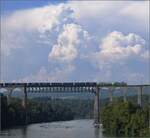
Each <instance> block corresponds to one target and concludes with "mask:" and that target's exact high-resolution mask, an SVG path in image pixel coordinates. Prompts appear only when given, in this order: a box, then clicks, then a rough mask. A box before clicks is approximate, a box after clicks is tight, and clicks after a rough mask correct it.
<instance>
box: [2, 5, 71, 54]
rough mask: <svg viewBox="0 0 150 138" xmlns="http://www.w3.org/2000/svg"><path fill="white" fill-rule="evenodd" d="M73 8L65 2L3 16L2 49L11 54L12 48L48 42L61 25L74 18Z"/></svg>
mask: <svg viewBox="0 0 150 138" xmlns="http://www.w3.org/2000/svg"><path fill="white" fill-rule="evenodd" d="M71 13H72V10H71V9H70V8H69V7H68V6H65V5H64V4H59V5H57V6H56V5H48V6H44V7H39V8H34V9H27V10H19V11H16V12H14V13H12V14H11V15H9V16H8V17H2V31H1V32H2V49H3V50H4V53H5V55H9V54H10V51H11V50H12V49H17V48H24V47H27V46H28V45H31V44H32V42H33V41H35V42H39V41H40V42H43V43H44V42H45V41H46V42H47V43H49V46H50V44H51V41H50V40H52V39H53V35H54V34H57V33H59V30H60V29H61V26H62V25H63V24H65V23H66V22H67V23H68V22H70V21H71V20H72V15H71Z"/></svg>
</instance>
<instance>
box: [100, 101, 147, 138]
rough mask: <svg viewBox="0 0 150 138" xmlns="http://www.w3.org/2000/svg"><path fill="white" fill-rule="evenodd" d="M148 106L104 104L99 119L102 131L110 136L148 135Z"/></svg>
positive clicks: (120, 103)
mask: <svg viewBox="0 0 150 138" xmlns="http://www.w3.org/2000/svg"><path fill="white" fill-rule="evenodd" d="M149 109H150V108H149V106H144V107H139V106H138V105H136V104H133V103H131V102H114V103H111V104H108V105H106V106H104V108H103V109H102V113H101V121H102V124H103V129H104V133H105V134H106V135H111V136H137V137H150V127H149V119H150V116H149Z"/></svg>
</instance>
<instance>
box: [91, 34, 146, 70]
mask: <svg viewBox="0 0 150 138" xmlns="http://www.w3.org/2000/svg"><path fill="white" fill-rule="evenodd" d="M147 52H148V50H146V49H145V40H144V39H143V38H142V37H141V36H139V35H136V34H134V33H129V34H128V35H124V34H123V33H122V32H118V31H114V32H111V33H109V34H108V35H107V36H106V37H104V38H103V39H102V42H101V44H100V45H99V51H98V52H95V53H93V54H92V56H93V58H94V59H95V61H96V63H98V64H97V66H98V67H99V68H100V69H104V68H106V66H107V65H108V66H109V67H110V66H113V64H114V63H117V64H122V63H124V62H128V60H131V59H132V58H139V59H140V58H141V57H144V56H147V54H146V53H147Z"/></svg>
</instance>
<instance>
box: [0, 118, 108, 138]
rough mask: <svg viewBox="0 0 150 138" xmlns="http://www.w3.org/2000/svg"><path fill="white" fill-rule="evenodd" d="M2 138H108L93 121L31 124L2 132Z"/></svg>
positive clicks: (0, 136) (0, 135) (0, 137)
mask: <svg viewBox="0 0 150 138" xmlns="http://www.w3.org/2000/svg"><path fill="white" fill-rule="evenodd" d="M0 138H106V137H105V136H103V135H102V131H101V129H96V128H95V127H94V126H93V120H86V119H84V120H72V121H60V122H52V123H40V124H31V125H28V126H27V127H26V128H23V127H19V128H13V129H9V130H6V131H3V132H1V134H0ZM107 138H108V137H107Z"/></svg>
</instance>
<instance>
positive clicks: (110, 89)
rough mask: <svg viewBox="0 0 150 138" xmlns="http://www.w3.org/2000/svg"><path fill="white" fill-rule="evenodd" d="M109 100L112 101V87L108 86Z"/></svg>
mask: <svg viewBox="0 0 150 138" xmlns="http://www.w3.org/2000/svg"><path fill="white" fill-rule="evenodd" d="M109 101H110V103H112V102H113V88H112V87H109Z"/></svg>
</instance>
